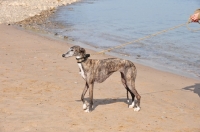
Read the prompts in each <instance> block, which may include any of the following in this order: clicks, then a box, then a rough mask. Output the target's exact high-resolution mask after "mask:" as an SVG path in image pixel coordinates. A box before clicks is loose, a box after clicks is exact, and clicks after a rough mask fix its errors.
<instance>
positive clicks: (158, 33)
mask: <svg viewBox="0 0 200 132" xmlns="http://www.w3.org/2000/svg"><path fill="white" fill-rule="evenodd" d="M189 23H191V22H190V21H189V20H188V22H187V23H184V24H180V25H177V26H174V27H172V28H169V29H165V30H162V31H159V32H156V33H154V34H150V35H148V36H145V37H142V38H139V39H136V40H134V41H130V42H127V43H123V44H120V45H117V46H114V47H111V48H108V49H105V50H102V51H100V52H97V53H95V54H93V55H100V54H105V53H106V52H110V51H112V50H114V49H119V48H122V47H125V46H127V45H129V44H133V43H136V42H140V41H142V40H145V39H148V38H151V37H155V36H157V35H160V34H163V33H165V32H168V31H171V30H174V29H176V28H179V27H183V26H187V28H188V30H190V31H193V32H196V31H199V30H200V29H198V30H193V29H190V28H189V26H188V25H189ZM198 23H199V22H198ZM199 24H200V23H199Z"/></svg>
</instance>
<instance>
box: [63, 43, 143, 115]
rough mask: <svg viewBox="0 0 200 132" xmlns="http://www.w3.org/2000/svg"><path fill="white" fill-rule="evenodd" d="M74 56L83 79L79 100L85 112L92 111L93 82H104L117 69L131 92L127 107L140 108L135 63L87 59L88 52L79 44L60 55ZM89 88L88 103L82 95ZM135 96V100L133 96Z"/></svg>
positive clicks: (124, 84) (112, 59)
mask: <svg viewBox="0 0 200 132" xmlns="http://www.w3.org/2000/svg"><path fill="white" fill-rule="evenodd" d="M71 56H76V60H77V63H78V66H79V69H80V74H81V76H82V78H83V79H84V80H85V82H86V83H85V88H84V90H83V92H82V95H81V100H82V102H83V110H85V112H90V111H92V106H93V87H94V83H95V82H97V83H102V82H104V81H105V80H106V79H107V78H108V77H109V76H110V75H112V74H113V73H114V72H116V71H119V72H120V73H121V81H122V84H123V86H124V87H125V89H126V90H127V99H128V92H129V93H130V94H131V97H132V103H131V104H130V105H129V108H134V111H139V110H140V100H141V96H140V95H139V94H138V92H137V90H136V89H135V79H136V74H137V70H136V67H135V65H134V64H133V63H132V62H131V61H129V60H123V59H117V58H108V59H102V60H97V59H88V58H89V57H90V54H86V51H85V49H84V48H82V47H80V46H72V47H71V48H69V50H68V51H67V53H65V54H63V55H62V57H65V58H67V57H71ZM88 89H89V105H87V104H86V103H85V100H84V96H85V94H86V92H87V90H88ZM135 97H136V98H137V102H135V100H134V98H135Z"/></svg>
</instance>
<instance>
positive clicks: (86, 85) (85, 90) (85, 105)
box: [81, 82, 89, 110]
mask: <svg viewBox="0 0 200 132" xmlns="http://www.w3.org/2000/svg"><path fill="white" fill-rule="evenodd" d="M88 88H89V86H88V83H87V82H86V83H85V87H84V89H83V92H82V95H81V100H82V102H83V110H87V104H86V103H85V100H84V97H85V94H86V92H87V90H88Z"/></svg>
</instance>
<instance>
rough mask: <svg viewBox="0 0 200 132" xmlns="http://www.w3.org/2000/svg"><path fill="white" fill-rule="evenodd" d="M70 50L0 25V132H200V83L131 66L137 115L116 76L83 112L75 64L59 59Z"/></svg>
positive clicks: (96, 92) (98, 87)
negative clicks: (138, 98)
mask: <svg viewBox="0 0 200 132" xmlns="http://www.w3.org/2000/svg"><path fill="white" fill-rule="evenodd" d="M70 46H71V45H70V44H68V43H66V42H63V41H58V40H55V39H52V38H47V37H44V36H40V35H38V34H35V33H32V32H28V31H24V30H21V29H17V28H16V27H13V26H7V25H0V56H1V64H0V132H29V131H30V132H77V131H83V132H84V131H87V132H93V131H94V132H102V131H123V132H132V131H139V132H200V81H199V80H195V79H191V78H187V77H183V76H179V75H176V74H173V73H168V72H163V71H159V70H156V69H153V68H150V67H147V66H143V65H140V64H136V63H135V65H136V67H137V70H138V76H137V79H136V89H137V90H138V92H139V93H140V95H141V96H142V99H141V111H139V112H134V111H133V109H129V108H128V104H127V103H126V91H125V89H124V87H123V85H122V84H121V81H120V74H119V73H115V74H113V75H112V76H111V77H110V78H108V79H107V80H106V81H105V82H104V83H101V84H95V86H94V110H93V111H92V112H91V113H85V112H84V111H83V110H82V102H81V101H80V98H81V93H82V90H83V88H84V80H83V79H82V77H81V76H80V75H79V73H78V72H79V69H78V66H77V63H76V60H75V58H74V57H72V58H68V59H64V58H62V57H61V55H62V54H63V53H65V52H66V51H67V50H68V48H69V47H70ZM87 52H88V53H90V54H92V53H94V51H91V50H87ZM108 57H110V56H107V55H101V56H97V55H95V56H91V58H97V59H103V58H108ZM85 97H86V98H87V99H88V93H87V94H86V96H85Z"/></svg>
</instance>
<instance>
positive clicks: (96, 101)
mask: <svg viewBox="0 0 200 132" xmlns="http://www.w3.org/2000/svg"><path fill="white" fill-rule="evenodd" d="M76 101H81V100H76ZM85 101H87V102H89V98H85ZM129 101H131V100H129ZM119 102H123V103H125V104H127V105H128V103H127V99H126V98H116V99H112V98H106V99H93V103H94V104H93V110H94V109H95V108H96V107H97V106H100V105H108V104H113V103H119Z"/></svg>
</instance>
